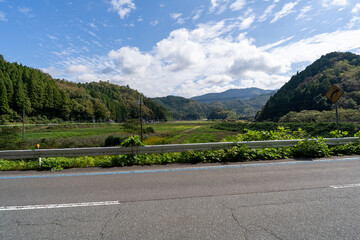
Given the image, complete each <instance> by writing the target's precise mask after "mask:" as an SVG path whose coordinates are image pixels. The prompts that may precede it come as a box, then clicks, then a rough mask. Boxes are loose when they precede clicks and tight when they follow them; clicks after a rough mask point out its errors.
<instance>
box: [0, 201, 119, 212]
mask: <svg viewBox="0 0 360 240" xmlns="http://www.w3.org/2000/svg"><path fill="white" fill-rule="evenodd" d="M119 204H120V202H119V201H106V202H85V203H65V204H46V205H27V206H5V207H0V211H17V210H34V209H53V208H73V207H92V206H109V205H119Z"/></svg>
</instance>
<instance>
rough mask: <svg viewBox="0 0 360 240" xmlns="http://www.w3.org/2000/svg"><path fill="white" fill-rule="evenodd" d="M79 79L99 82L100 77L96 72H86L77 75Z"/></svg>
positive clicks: (80, 80)
mask: <svg viewBox="0 0 360 240" xmlns="http://www.w3.org/2000/svg"><path fill="white" fill-rule="evenodd" d="M77 80H78V81H79V82H98V81H99V80H101V79H99V77H98V76H97V75H96V74H91V73H85V74H81V75H79V76H78V77H77Z"/></svg>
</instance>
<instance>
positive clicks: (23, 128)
mask: <svg viewBox="0 0 360 240" xmlns="http://www.w3.org/2000/svg"><path fill="white" fill-rule="evenodd" d="M24 135H25V108H24V107H23V119H22V141H23V142H24Z"/></svg>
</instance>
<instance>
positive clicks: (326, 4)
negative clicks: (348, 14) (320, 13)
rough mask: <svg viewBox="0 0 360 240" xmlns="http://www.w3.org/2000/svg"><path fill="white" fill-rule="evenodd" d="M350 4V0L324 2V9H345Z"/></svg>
mask: <svg viewBox="0 0 360 240" xmlns="http://www.w3.org/2000/svg"><path fill="white" fill-rule="evenodd" d="M348 4H349V2H348V0H322V6H323V7H344V6H346V5H348Z"/></svg>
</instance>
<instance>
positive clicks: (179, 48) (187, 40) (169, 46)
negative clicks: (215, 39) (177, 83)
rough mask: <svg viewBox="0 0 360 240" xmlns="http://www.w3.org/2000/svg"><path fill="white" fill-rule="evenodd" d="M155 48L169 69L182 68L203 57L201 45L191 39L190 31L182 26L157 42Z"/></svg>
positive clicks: (194, 63) (195, 63)
mask: <svg viewBox="0 0 360 240" xmlns="http://www.w3.org/2000/svg"><path fill="white" fill-rule="evenodd" d="M156 50H157V53H158V56H159V57H160V59H161V60H162V61H164V62H165V63H166V65H167V66H168V68H169V69H170V70H171V71H180V70H184V69H186V68H188V67H191V66H193V65H197V64H201V63H202V61H204V59H205V54H204V52H203V49H202V47H201V45H200V44H199V43H197V42H195V41H193V40H192V36H191V33H189V31H188V30H186V29H184V28H182V29H178V30H175V31H173V32H171V33H170V36H169V37H168V38H167V39H164V40H161V41H160V42H158V43H157V46H156Z"/></svg>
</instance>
